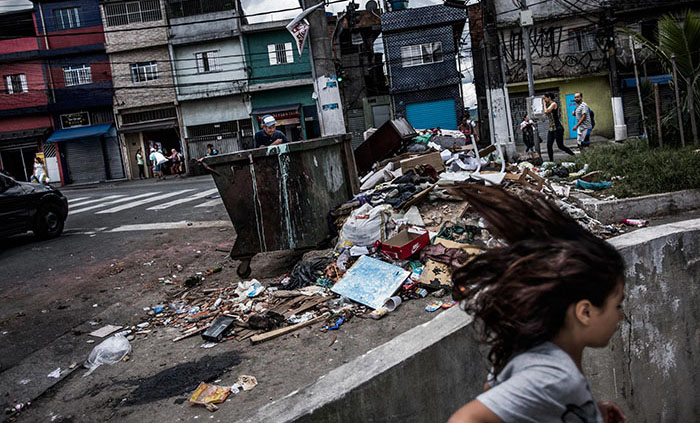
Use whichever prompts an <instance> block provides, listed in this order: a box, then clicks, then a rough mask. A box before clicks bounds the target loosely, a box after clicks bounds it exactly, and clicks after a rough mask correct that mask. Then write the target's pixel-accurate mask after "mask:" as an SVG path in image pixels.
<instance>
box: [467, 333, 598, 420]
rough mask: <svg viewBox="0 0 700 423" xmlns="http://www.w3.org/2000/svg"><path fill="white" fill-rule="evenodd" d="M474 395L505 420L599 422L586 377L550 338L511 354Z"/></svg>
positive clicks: (596, 407)
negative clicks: (482, 391)
mask: <svg viewBox="0 0 700 423" xmlns="http://www.w3.org/2000/svg"><path fill="white" fill-rule="evenodd" d="M490 379H491V380H489V385H490V386H491V387H492V388H491V389H489V390H488V391H486V392H484V393H483V394H481V395H479V396H478V397H477V399H478V400H479V401H480V402H481V403H482V404H484V405H485V406H486V407H487V408H488V409H489V410H491V411H492V412H493V413H494V414H496V415H497V416H498V417H500V418H501V420H503V421H504V422H505V423H562V422H564V423H603V418H602V416H601V415H600V411H599V410H598V406H597V404H596V401H595V399H594V398H593V394H591V390H590V388H589V387H588V382H587V381H586V378H585V377H584V376H583V375H582V374H581V372H580V371H579V369H578V367H576V364H574V361H573V360H572V359H571V357H570V356H569V355H568V354H567V353H566V352H564V350H562V349H561V348H559V347H558V346H556V345H554V344H552V343H551V342H546V343H544V344H541V345H538V346H536V347H534V348H532V349H530V350H528V351H526V352H524V353H522V354H519V355H517V356H515V357H514V358H513V359H512V360H510V361H509V362H508V364H506V366H505V368H504V369H503V370H502V371H501V372H500V373H499V374H498V376H497V377H496V379H495V380H493V378H490Z"/></svg>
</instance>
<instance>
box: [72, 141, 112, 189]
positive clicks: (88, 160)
mask: <svg viewBox="0 0 700 423" xmlns="http://www.w3.org/2000/svg"><path fill="white" fill-rule="evenodd" d="M64 145H65V155H66V162H67V164H68V166H67V167H68V172H69V174H70V180H71V182H72V183H84V182H97V181H103V180H105V179H106V174H105V162H104V156H103V154H102V143H101V142H100V141H99V140H95V139H88V140H74V141H68V142H66V143H65V144H64Z"/></svg>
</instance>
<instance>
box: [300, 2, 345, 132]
mask: <svg viewBox="0 0 700 423" xmlns="http://www.w3.org/2000/svg"><path fill="white" fill-rule="evenodd" d="M322 2H323V0H302V3H303V6H304V9H308V8H310V7H313V6H315V5H317V4H320V3H322ZM308 20H309V48H310V56H311V70H312V77H313V80H314V92H315V93H316V109H317V110H318V117H319V120H320V126H321V135H322V136H324V137H325V136H330V135H338V134H344V133H345V132H346V129H345V119H344V118H343V104H342V101H341V99H340V89H339V87H338V78H337V76H336V73H335V72H336V71H335V64H334V63H333V54H332V52H331V39H330V35H329V33H328V18H327V17H326V10H325V8H324V7H319V8H318V9H317V10H315V11H313V12H311V14H310V15H309V16H308Z"/></svg>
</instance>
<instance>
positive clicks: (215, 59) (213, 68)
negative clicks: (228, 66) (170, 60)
mask: <svg viewBox="0 0 700 423" xmlns="http://www.w3.org/2000/svg"><path fill="white" fill-rule="evenodd" d="M194 56H195V58H196V59H197V73H207V72H217V71H219V70H220V69H219V53H218V52H217V51H216V50H212V51H203V52H201V53H195V55H194Z"/></svg>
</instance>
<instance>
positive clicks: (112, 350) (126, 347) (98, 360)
mask: <svg viewBox="0 0 700 423" xmlns="http://www.w3.org/2000/svg"><path fill="white" fill-rule="evenodd" d="M130 352H131V344H130V343H129V341H128V340H127V339H126V338H125V337H124V335H120V334H116V335H114V336H112V337H109V338H107V339H105V340H104V341H102V342H101V343H99V344H98V345H97V346H95V348H93V349H92V352H90V355H89V356H88V359H87V361H85V364H84V365H83V366H84V367H85V368H86V369H88V371H87V373H85V374H84V375H83V377H85V376H87V375H89V374H90V373H92V372H94V371H95V369H96V368H98V367H100V366H101V365H103V364H114V363H118V362H120V361H122V359H124V357H126V355H127V354H129V353H130Z"/></svg>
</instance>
